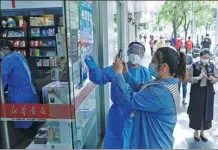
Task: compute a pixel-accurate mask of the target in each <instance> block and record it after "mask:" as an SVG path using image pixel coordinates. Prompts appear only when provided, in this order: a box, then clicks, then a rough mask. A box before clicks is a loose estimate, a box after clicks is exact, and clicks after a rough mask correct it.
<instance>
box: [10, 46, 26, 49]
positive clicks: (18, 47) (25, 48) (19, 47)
mask: <svg viewBox="0 0 218 150" xmlns="http://www.w3.org/2000/svg"><path fill="white" fill-rule="evenodd" d="M13 48H17V49H26V48H27V47H14V46H13Z"/></svg>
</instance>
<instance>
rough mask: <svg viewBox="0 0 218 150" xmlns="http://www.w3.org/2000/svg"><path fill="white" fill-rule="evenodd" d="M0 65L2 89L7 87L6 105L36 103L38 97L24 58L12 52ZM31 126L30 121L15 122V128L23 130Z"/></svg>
mask: <svg viewBox="0 0 218 150" xmlns="http://www.w3.org/2000/svg"><path fill="white" fill-rule="evenodd" d="M1 65H2V66H1V67H2V80H3V87H4V88H5V87H6V86H8V103H13V104H30V103H38V96H37V95H36V90H35V88H34V86H33V84H32V81H31V72H30V69H29V66H28V63H27V61H26V59H25V58H24V56H23V55H21V54H19V53H17V52H13V53H11V54H9V55H7V56H4V57H3V59H2V62H1ZM18 113H19V112H18ZM31 125H32V122H31V121H19V122H15V128H24V129H25V128H29V127H30V126H31Z"/></svg>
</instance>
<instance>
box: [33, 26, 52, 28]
mask: <svg viewBox="0 0 218 150" xmlns="http://www.w3.org/2000/svg"><path fill="white" fill-rule="evenodd" d="M29 28H55V26H29Z"/></svg>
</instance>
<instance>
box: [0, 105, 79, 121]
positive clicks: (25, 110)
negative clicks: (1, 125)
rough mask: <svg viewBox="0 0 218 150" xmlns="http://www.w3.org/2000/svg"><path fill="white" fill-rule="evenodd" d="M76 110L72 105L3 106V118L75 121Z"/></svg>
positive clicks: (1, 111) (1, 109)
mask: <svg viewBox="0 0 218 150" xmlns="http://www.w3.org/2000/svg"><path fill="white" fill-rule="evenodd" d="M74 114H75V110H74V107H73V106H70V105H59V104H57V105H49V104H1V105H0V117H1V118H42V119H74V117H75V115H74Z"/></svg>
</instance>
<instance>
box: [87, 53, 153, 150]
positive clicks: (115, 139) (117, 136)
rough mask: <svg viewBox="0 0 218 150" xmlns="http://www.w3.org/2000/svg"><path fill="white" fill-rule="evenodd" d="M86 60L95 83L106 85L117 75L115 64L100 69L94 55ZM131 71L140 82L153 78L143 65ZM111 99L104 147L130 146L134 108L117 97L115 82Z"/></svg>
mask: <svg viewBox="0 0 218 150" xmlns="http://www.w3.org/2000/svg"><path fill="white" fill-rule="evenodd" d="M85 62H86V64H87V66H88V68H89V78H90V80H91V81H92V82H93V83H95V84H97V85H105V84H106V83H108V82H112V79H113V77H114V76H115V73H114V69H113V66H109V67H106V68H104V69H102V70H100V69H99V67H98V66H97V65H96V63H95V61H94V59H93V58H92V57H91V58H90V59H87V58H86V59H85ZM129 72H130V73H131V74H132V76H133V77H134V78H135V79H136V81H138V82H147V81H151V79H152V78H151V75H150V72H149V71H148V70H147V69H146V68H145V67H143V66H139V68H137V69H135V68H130V67H129ZM111 100H112V101H113V105H112V106H111V108H110V110H109V113H108V117H107V127H106V133H105V137H104V148H105V149H122V148H129V143H130V137H131V133H132V123H133V119H132V117H131V113H132V112H133V109H131V108H128V107H126V106H125V105H123V104H122V103H121V101H120V99H119V98H118V97H116V94H115V86H114V85H113V84H111Z"/></svg>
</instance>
